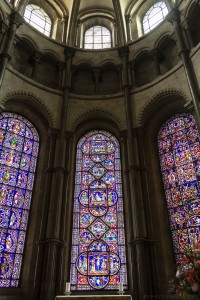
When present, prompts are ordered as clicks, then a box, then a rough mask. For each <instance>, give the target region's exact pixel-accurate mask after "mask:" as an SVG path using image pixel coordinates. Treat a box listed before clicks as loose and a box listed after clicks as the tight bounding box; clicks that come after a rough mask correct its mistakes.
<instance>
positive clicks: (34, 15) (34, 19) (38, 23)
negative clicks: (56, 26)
mask: <svg viewBox="0 0 200 300" xmlns="http://www.w3.org/2000/svg"><path fill="white" fill-rule="evenodd" d="M24 19H25V20H26V22H28V23H29V24H30V25H32V26H33V27H34V28H36V29H37V30H38V31H40V32H42V33H44V34H45V35H47V36H50V33H51V20H50V18H49V16H48V15H47V13H46V12H45V11H44V10H43V9H42V8H41V7H39V6H37V5H35V4H29V5H27V6H26V9H25V11H24Z"/></svg>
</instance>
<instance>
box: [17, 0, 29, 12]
mask: <svg viewBox="0 0 200 300" xmlns="http://www.w3.org/2000/svg"><path fill="white" fill-rule="evenodd" d="M29 1H30V0H20V1H19V3H18V5H17V7H16V11H17V12H18V14H19V15H23V13H24V9H25V7H26V6H27V5H28V3H29Z"/></svg>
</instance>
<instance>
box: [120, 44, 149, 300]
mask: <svg viewBox="0 0 200 300" xmlns="http://www.w3.org/2000/svg"><path fill="white" fill-rule="evenodd" d="M118 51H119V55H120V57H121V60H122V72H123V89H124V100H125V111H126V125H127V145H128V147H127V148H128V175H127V177H128V179H129V186H130V199H129V201H130V203H131V210H130V214H131V215H132V216H131V218H132V222H133V223H132V228H130V230H132V231H133V237H134V239H133V241H132V242H131V246H132V260H133V261H134V263H133V268H132V272H133V277H135V278H136V282H135V283H134V286H135V290H134V297H135V298H137V299H139V300H142V299H144V298H145V295H151V294H152V293H153V292H152V285H153V283H152V278H151V274H152V273H151V265H150V254H149V247H148V243H149V237H148V232H147V224H146V216H145V210H144V193H143V190H142V182H141V169H142V167H141V165H140V158H139V153H138V152H139V151H140V149H138V141H137V137H136V135H134V132H133V129H132V107H131V99H130V84H129V77H128V55H129V49H128V47H127V46H124V47H122V48H119V50H118Z"/></svg>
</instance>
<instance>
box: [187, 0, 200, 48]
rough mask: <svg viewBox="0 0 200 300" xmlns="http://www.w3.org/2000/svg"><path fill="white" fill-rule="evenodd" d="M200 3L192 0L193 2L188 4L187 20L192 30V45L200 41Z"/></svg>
mask: <svg viewBox="0 0 200 300" xmlns="http://www.w3.org/2000/svg"><path fill="white" fill-rule="evenodd" d="M199 15H200V4H199V2H197V1H191V4H190V5H188V7H187V9H186V12H185V17H186V20H187V23H188V24H187V26H188V27H189V30H190V35H191V38H190V40H191V41H190V43H191V44H192V45H191V46H192V47H195V46H197V44H199V42H200V33H199V32H200V19H199Z"/></svg>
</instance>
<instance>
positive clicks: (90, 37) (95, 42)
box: [84, 26, 111, 49]
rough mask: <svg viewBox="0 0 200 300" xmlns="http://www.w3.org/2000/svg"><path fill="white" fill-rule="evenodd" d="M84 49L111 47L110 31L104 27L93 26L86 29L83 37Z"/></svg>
mask: <svg viewBox="0 0 200 300" xmlns="http://www.w3.org/2000/svg"><path fill="white" fill-rule="evenodd" d="M84 48H85V49H103V48H111V33H110V30H108V29H107V28H106V27H102V26H93V27H91V28H89V29H88V30H86V32H85V38H84Z"/></svg>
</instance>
